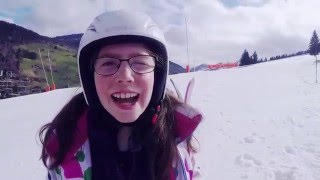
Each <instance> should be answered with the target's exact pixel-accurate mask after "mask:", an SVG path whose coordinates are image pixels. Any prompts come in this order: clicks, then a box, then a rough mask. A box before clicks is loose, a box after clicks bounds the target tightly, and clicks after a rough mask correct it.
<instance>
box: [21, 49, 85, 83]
mask: <svg viewBox="0 0 320 180" xmlns="http://www.w3.org/2000/svg"><path fill="white" fill-rule="evenodd" d="M18 48H22V49H25V50H28V51H29V52H35V53H37V55H38V56H37V59H34V60H32V59H27V58H23V59H22V60H21V61H20V73H21V75H24V76H27V77H33V78H40V79H41V81H40V82H38V83H36V82H34V83H32V86H35V85H39V86H41V87H45V86H46V78H45V74H44V72H43V68H42V63H41V60H40V56H39V50H40V52H41V57H42V60H43V66H44V68H45V71H46V75H47V79H48V81H49V84H51V83H52V79H53V81H54V83H55V84H56V87H57V88H65V87H74V86H79V78H78V71H77V68H78V67H77V59H76V53H77V52H76V50H75V49H70V48H67V47H63V46H59V45H55V44H44V43H31V44H26V45H20V46H19V47H18ZM38 49H39V50H38ZM48 53H49V56H50V60H51V68H52V76H51V71H50V63H49V59H48Z"/></svg>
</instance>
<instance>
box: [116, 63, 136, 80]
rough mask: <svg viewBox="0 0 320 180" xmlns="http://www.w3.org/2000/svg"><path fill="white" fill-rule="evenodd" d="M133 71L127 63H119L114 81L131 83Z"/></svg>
mask: <svg viewBox="0 0 320 180" xmlns="http://www.w3.org/2000/svg"><path fill="white" fill-rule="evenodd" d="M133 73H134V72H133V71H132V70H131V68H130V66H129V63H128V62H121V64H120V67H119V69H118V71H117V72H116V74H115V75H116V81H117V82H119V83H123V82H130V83H131V82H133V81H134V78H133Z"/></svg>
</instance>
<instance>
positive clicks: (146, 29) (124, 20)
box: [78, 10, 169, 106]
mask: <svg viewBox="0 0 320 180" xmlns="http://www.w3.org/2000/svg"><path fill="white" fill-rule="evenodd" d="M132 42H135V43H142V44H145V45H146V46H147V47H148V48H149V49H150V50H151V51H152V52H153V53H155V54H156V55H157V57H159V58H157V60H156V68H155V70H154V71H155V77H154V78H155V83H154V87H153V92H152V97H151V101H150V104H151V105H152V106H155V105H158V104H159V103H160V101H161V100H162V99H163V98H164V93H165V86H166V80H167V76H168V71H169V69H168V67H169V62H168V53H167V49H166V43H165V39H164V35H163V33H162V31H161V30H160V28H159V27H158V25H157V24H155V23H154V22H153V20H152V19H151V18H150V17H149V16H148V15H146V14H145V13H142V12H135V11H128V10H118V11H111V12H105V13H103V14H101V15H99V16H97V17H96V18H95V19H94V20H93V22H92V23H91V24H90V26H89V27H88V28H87V30H86V31H85V33H84V34H83V36H82V38H81V41H80V46H79V50H78V68H79V77H80V83H81V85H82V87H83V91H84V96H85V99H86V102H87V104H88V105H89V104H91V103H96V101H97V100H98V99H97V98H98V96H97V93H96V89H95V84H94V79H93V73H94V71H93V67H92V62H90V61H91V59H92V56H93V55H94V52H97V51H98V50H99V49H100V47H101V46H103V45H108V44H115V43H132Z"/></svg>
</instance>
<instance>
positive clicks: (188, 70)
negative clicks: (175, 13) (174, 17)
mask: <svg viewBox="0 0 320 180" xmlns="http://www.w3.org/2000/svg"><path fill="white" fill-rule="evenodd" d="M184 20H185V25H186V41H187V58H188V65H187V68H186V70H187V72H190V62H189V41H188V24H187V17H186V16H185V17H184Z"/></svg>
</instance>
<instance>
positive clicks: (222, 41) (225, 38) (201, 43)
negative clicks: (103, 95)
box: [0, 0, 320, 65]
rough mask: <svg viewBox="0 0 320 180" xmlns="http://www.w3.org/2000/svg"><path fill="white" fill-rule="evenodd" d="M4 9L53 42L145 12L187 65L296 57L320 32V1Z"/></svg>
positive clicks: (76, 3) (3, 0) (166, 0)
mask: <svg viewBox="0 0 320 180" xmlns="http://www.w3.org/2000/svg"><path fill="white" fill-rule="evenodd" d="M0 4H1V6H0V19H2V20H5V21H8V22H13V23H16V24H18V25H21V26H23V27H26V28H29V29H31V30H33V31H35V32H37V33H39V34H41V35H46V36H50V37H54V36H59V35H67V34H73V33H82V32H84V31H85V29H86V28H87V27H88V25H89V24H90V22H91V21H92V20H93V18H94V17H95V16H97V15H99V14H101V13H102V12H104V11H109V10H117V9H136V10H140V11H145V12H147V13H148V14H150V16H151V17H152V18H153V19H154V20H155V21H156V22H157V23H158V24H159V25H160V27H161V28H162V29H163V31H164V32H165V37H166V39H167V45H168V49H169V55H170V59H171V60H172V61H174V62H177V63H179V64H181V65H186V64H188V61H189V63H190V64H191V65H199V64H201V63H209V64H215V63H218V62H235V61H238V60H239V59H240V57H241V54H242V53H243V51H244V50H245V49H247V50H248V51H249V54H250V55H252V54H253V52H254V51H256V52H257V54H258V57H259V58H263V59H264V58H265V57H267V58H269V57H271V56H276V55H279V54H291V53H296V52H298V51H300V50H306V49H307V48H308V44H309V42H310V38H311V35H312V32H313V31H314V30H317V31H320V23H319V22H318V21H317V17H320V11H319V10H318V7H320V1H319V0H303V1H302V0H201V1H199V0H184V1H182V0H180V1H176V0H163V1H157V0H117V1H114V0H68V1H63V0H45V1H43V0H11V1H7V0H0ZM186 32H187V33H186ZM186 34H188V38H187V35H186ZM187 49H188V50H187Z"/></svg>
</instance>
